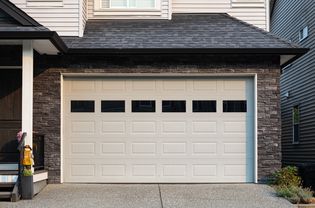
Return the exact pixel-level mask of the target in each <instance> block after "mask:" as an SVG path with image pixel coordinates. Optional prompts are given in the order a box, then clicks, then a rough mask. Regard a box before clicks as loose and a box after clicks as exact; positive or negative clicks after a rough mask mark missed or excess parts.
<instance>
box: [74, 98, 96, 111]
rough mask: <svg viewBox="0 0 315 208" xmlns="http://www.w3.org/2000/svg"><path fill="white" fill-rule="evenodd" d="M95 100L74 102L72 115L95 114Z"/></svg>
mask: <svg viewBox="0 0 315 208" xmlns="http://www.w3.org/2000/svg"><path fill="white" fill-rule="evenodd" d="M94 109H95V105H94V100H72V101H71V112H72V113H94Z"/></svg>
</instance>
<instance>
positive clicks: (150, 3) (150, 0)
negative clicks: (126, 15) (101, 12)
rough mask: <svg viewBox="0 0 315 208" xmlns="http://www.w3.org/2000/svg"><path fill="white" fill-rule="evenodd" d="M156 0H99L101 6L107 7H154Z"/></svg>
mask: <svg viewBox="0 0 315 208" xmlns="http://www.w3.org/2000/svg"><path fill="white" fill-rule="evenodd" d="M155 1H156V0H101V7H102V8H105V9H106V8H108V9H154V8H155Z"/></svg>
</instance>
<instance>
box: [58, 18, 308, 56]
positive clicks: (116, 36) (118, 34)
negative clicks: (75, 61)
mask: <svg viewBox="0 0 315 208" xmlns="http://www.w3.org/2000/svg"><path fill="white" fill-rule="evenodd" d="M63 40H64V41H65V43H66V44H67V46H68V48H69V51H71V52H77V53H80V52H86V51H93V52H96V51H98V52H102V53H104V52H111V53H113V52H128V53H129V52H146V53H148V52H157V51H160V52H161V51H164V52H167V51H169V52H172V53H173V52H180V53H185V52H208V53H210V52H211V53H270V54H275V53H277V54H296V53H304V52H305V49H304V48H301V47H299V46H298V45H294V44H292V43H289V42H287V41H285V40H282V39H280V38H278V37H276V36H274V35H271V34H270V33H267V32H266V31H264V30H262V29H259V28H257V27H254V26H252V25H250V24H247V23H245V22H242V21H240V20H238V19H235V18H233V17H231V16H229V15H227V14H174V15H173V18H172V20H88V22H87V24H86V28H85V33H84V36H83V37H82V38H79V37H63Z"/></svg>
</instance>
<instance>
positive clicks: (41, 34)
mask: <svg viewBox="0 0 315 208" xmlns="http://www.w3.org/2000/svg"><path fill="white" fill-rule="evenodd" d="M0 39H7V40H22V39H24V40H30V39H32V40H50V41H51V43H52V44H53V45H54V46H55V47H56V48H57V49H58V50H59V51H60V52H61V53H66V52H67V51H68V47H67V45H66V44H65V43H64V42H63V40H62V39H61V37H60V36H59V35H58V34H57V32H55V31H22V32H18V31H1V32H0Z"/></svg>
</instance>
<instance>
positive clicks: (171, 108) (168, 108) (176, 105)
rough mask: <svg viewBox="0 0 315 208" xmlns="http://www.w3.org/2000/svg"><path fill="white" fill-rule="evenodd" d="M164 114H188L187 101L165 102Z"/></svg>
mask: <svg viewBox="0 0 315 208" xmlns="http://www.w3.org/2000/svg"><path fill="white" fill-rule="evenodd" d="M162 112H163V113H184V112H186V101H185V100H163V101H162Z"/></svg>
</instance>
